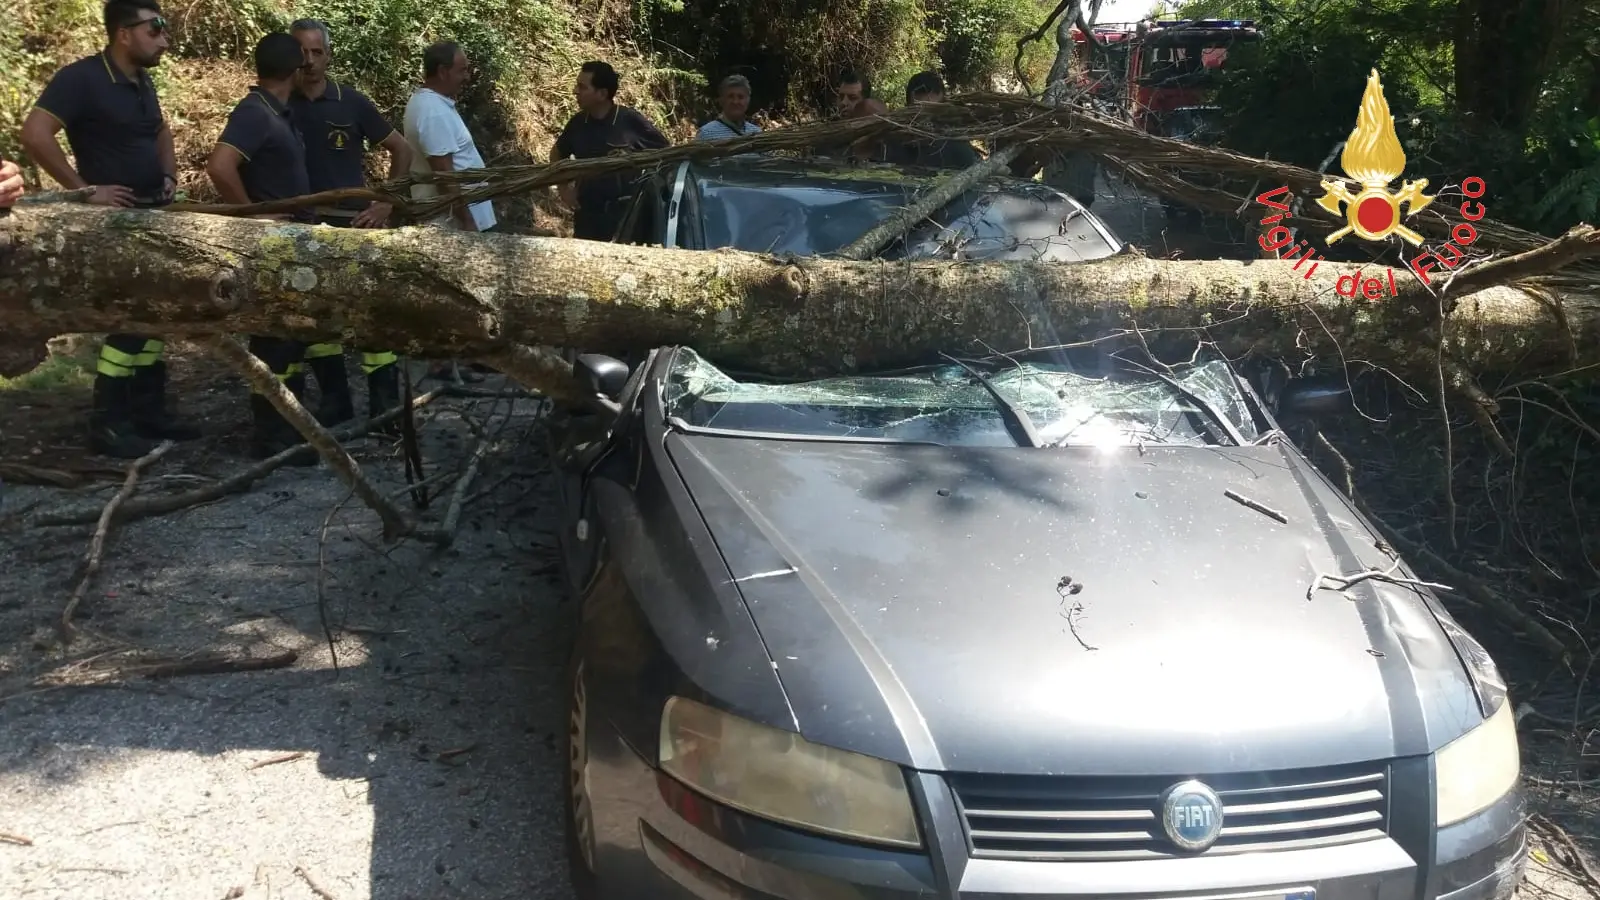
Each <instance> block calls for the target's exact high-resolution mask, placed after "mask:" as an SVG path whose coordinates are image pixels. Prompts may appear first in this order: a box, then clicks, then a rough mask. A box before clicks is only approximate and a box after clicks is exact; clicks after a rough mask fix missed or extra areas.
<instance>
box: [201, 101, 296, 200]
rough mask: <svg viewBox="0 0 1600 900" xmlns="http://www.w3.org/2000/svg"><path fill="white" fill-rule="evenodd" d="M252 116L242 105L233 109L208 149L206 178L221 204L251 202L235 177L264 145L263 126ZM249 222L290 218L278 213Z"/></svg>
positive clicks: (237, 176)
mask: <svg viewBox="0 0 1600 900" xmlns="http://www.w3.org/2000/svg"><path fill="white" fill-rule="evenodd" d="M255 112H256V110H255V107H253V106H251V105H249V104H246V103H241V104H240V105H238V106H236V107H234V110H233V112H232V113H231V114H230V115H229V116H228V123H227V124H226V125H224V126H222V134H220V135H218V136H217V143H216V145H215V146H213V147H212V148H211V156H210V157H208V158H207V159H206V175H207V176H209V177H210V178H211V183H212V184H213V185H215V186H216V188H217V194H218V195H220V196H221V197H222V202H223V203H231V204H234V205H244V204H246V203H250V202H251V200H250V192H249V191H246V190H245V187H244V179H243V178H241V177H240V176H239V167H240V166H242V165H244V164H245V163H246V162H249V161H250V157H251V155H252V154H254V153H256V152H257V151H259V150H260V149H261V145H262V144H263V143H265V141H266V136H267V125H266V122H265V121H263V120H262V119H261V117H260V116H258V115H256V114H255ZM253 218H258V219H278V220H287V219H288V218H290V217H289V215H288V214H287V213H279V214H264V215H260V216H254V217H253Z"/></svg>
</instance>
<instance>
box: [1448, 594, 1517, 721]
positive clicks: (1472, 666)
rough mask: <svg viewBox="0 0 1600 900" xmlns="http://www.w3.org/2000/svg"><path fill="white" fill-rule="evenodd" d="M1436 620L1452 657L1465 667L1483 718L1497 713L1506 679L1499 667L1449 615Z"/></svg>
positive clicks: (1504, 695) (1501, 704)
mask: <svg viewBox="0 0 1600 900" xmlns="http://www.w3.org/2000/svg"><path fill="white" fill-rule="evenodd" d="M1437 618H1438V620H1439V627H1441V628H1443V629H1444V633H1445V636H1446V637H1448V638H1449V639H1450V643H1451V644H1452V645H1454V646H1455V649H1456V654H1457V655H1458V656H1460V657H1461V662H1462V664H1463V665H1465V666H1466V667H1467V674H1468V675H1469V676H1470V677H1471V678H1472V689H1473V690H1474V691H1476V692H1477V694H1478V705H1479V706H1481V707H1483V715H1484V717H1485V718H1488V717H1489V716H1492V715H1494V714H1495V713H1497V712H1499V711H1500V707H1501V706H1503V705H1505V702H1506V680H1505V678H1504V677H1503V676H1502V675H1501V674H1500V667H1499V666H1497V665H1495V664H1494V658H1493V657H1491V656H1490V655H1489V651H1488V650H1485V649H1484V648H1483V645H1482V644H1480V643H1478V639H1477V638H1475V637H1473V636H1472V635H1470V634H1468V633H1467V631H1466V629H1464V628H1462V627H1461V626H1460V625H1458V624H1456V622H1455V620H1453V619H1451V618H1450V617H1449V616H1439V617H1437Z"/></svg>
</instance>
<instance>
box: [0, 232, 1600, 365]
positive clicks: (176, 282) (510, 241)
mask: <svg viewBox="0 0 1600 900" xmlns="http://www.w3.org/2000/svg"><path fill="white" fill-rule="evenodd" d="M1367 269H1368V270H1369V271H1367V272H1366V273H1365V274H1366V275H1369V276H1370V275H1382V272H1381V271H1380V270H1374V269H1373V267H1370V266H1369V267H1367ZM1303 271H1304V267H1302V269H1301V270H1300V271H1297V270H1296V269H1295V268H1294V265H1293V263H1291V262H1288V261H1282V260H1254V261H1249V262H1237V261H1229V260H1222V261H1204V262H1173V261H1164V260H1151V259H1146V258H1144V257H1142V256H1139V255H1137V254H1133V253H1127V254H1121V255H1119V256H1117V257H1114V258H1111V259H1107V260H1102V261H1098V262H1092V263H1080V264H1068V265H1064V264H1048V263H1012V262H1007V263H954V262H936V261H935V262H911V263H906V262H884V261H867V262H850V261H842V260H829V259H820V258H814V257H810V258H801V259H794V258H790V259H778V258H774V257H770V256H765V255H760V254H754V253H743V252H739V251H731V250H719V251H690V250H667V249H662V248H650V247H636V246H622V245H614V244H606V243H598V242H591V241H578V240H571V239H564V238H527V237H515V236H509V235H493V234H489V235H477V234H465V233H459V232H450V231H441V230H438V229H425V228H400V229H371V230H368V229H347V228H331V227H326V226H304V225H289V224H283V223H275V222H264V221H260V220H251V219H237V218H231V217H223V216H210V215H199V214H192V213H173V212H165V211H155V210H107V209H102V208H99V207H90V206H86V205H77V204H56V205H46V206H29V207H19V208H18V209H17V210H15V211H14V212H13V214H12V215H11V216H9V217H7V219H6V220H4V221H3V222H0V335H3V336H4V338H0V342H4V343H13V344H15V343H26V342H29V341H32V342H35V343H42V342H43V341H44V340H45V339H47V338H48V337H50V336H52V335H55V334H60V333H66V332H84V331H132V332H145V333H155V334H166V335H192V336H207V335H217V334H222V333H228V332H235V333H238V332H242V333H250V334H272V335H279V336H284V337H291V338H299V339H307V340H312V339H317V340H322V339H333V340H342V341H345V342H349V343H354V344H357V345H363V344H364V345H370V346H383V347H394V348H396V349H397V350H400V351H401V352H404V353H407V354H410V355H413V356H430V355H431V356H457V357H490V356H497V355H500V356H503V355H504V354H507V353H511V352H513V350H514V348H515V347H516V346H517V345H529V346H536V345H556V346H569V347H574V346H575V347H583V348H587V349H593V350H596V351H601V352H618V353H620V352H625V351H630V350H642V349H645V348H649V347H654V346H660V345H663V344H672V343H682V344H689V345H692V346H694V347H696V348H697V349H698V350H700V351H701V352H702V353H704V354H706V355H707V356H708V357H710V358H712V359H715V360H717V361H718V362H719V363H721V364H727V365H733V366H737V367H739V368H744V369H752V370H762V371H769V372H784V373H792V374H815V373H837V372H841V371H852V370H859V369H866V368H876V367H883V366H894V365H899V364H903V363H905V362H908V361H913V360H918V359H921V358H924V357H926V356H927V355H929V354H930V353H932V352H934V351H938V350H945V351H950V352H962V351H966V352H992V351H990V350H986V349H985V348H992V350H998V351H1008V350H1014V349H1020V348H1025V347H1028V346H1046V345H1051V344H1056V343H1063V342H1069V341H1074V340H1082V339H1092V338H1096V337H1100V336H1102V335H1103V334H1105V333H1106V332H1107V331H1115V330H1117V329H1123V328H1130V327H1135V326H1137V327H1140V328H1146V329H1152V328H1167V329H1185V330H1191V331H1192V330H1193V329H1197V328H1205V329H1206V330H1207V333H1208V334H1209V335H1210V336H1211V337H1212V338H1213V339H1214V340H1217V341H1218V342H1219V343H1221V344H1222V345H1223V346H1224V348H1225V349H1227V350H1229V351H1231V352H1242V351H1247V350H1258V351H1262V352H1267V353H1272V354H1290V355H1295V356H1304V355H1307V354H1326V358H1329V359H1337V358H1340V356H1341V355H1342V357H1343V358H1344V359H1367V360H1372V361H1374V362H1380V363H1382V364H1384V365H1389V366H1398V367H1402V368H1404V367H1407V366H1408V364H1421V365H1425V366H1434V365H1435V364H1436V361H1435V351H1434V349H1433V348H1434V347H1435V340H1436V339H1435V338H1434V337H1432V336H1430V332H1431V330H1432V328H1433V326H1434V322H1435V318H1436V315H1437V309H1438V303H1437V301H1436V300H1435V299H1434V298H1433V296H1432V295H1429V294H1426V293H1425V292H1420V286H1418V285H1416V282H1415V281H1414V280H1413V279H1412V278H1411V276H1410V274H1409V273H1408V272H1406V271H1404V270H1399V271H1396V272H1395V273H1394V278H1395V283H1396V285H1397V286H1399V287H1401V288H1402V290H1401V293H1402V296H1401V297H1400V298H1398V299H1387V298H1386V299H1384V300H1382V301H1368V300H1365V299H1360V300H1356V299H1351V298H1347V297H1343V296H1340V295H1338V294H1336V293H1335V292H1334V290H1333V287H1334V286H1335V283H1336V280H1337V278H1338V277H1339V276H1340V275H1344V274H1352V273H1353V272H1354V271H1355V268H1354V267H1353V266H1340V265H1337V264H1334V263H1330V262H1323V263H1320V264H1319V267H1318V268H1317V270H1316V272H1315V273H1314V275H1312V277H1311V278H1309V279H1307V278H1304V277H1302V274H1303ZM1383 283H1384V284H1387V279H1386V278H1385V279H1383ZM1407 285H1411V286H1412V287H1410V288H1408V287H1407ZM1456 303H1457V306H1456V308H1455V310H1454V312H1453V313H1452V314H1451V316H1450V318H1449V321H1450V326H1449V328H1448V339H1447V342H1446V343H1447V348H1448V350H1449V351H1450V352H1451V353H1452V354H1453V356H1454V357H1455V359H1456V361H1457V362H1459V363H1460V364H1461V365H1463V366H1465V367H1467V368H1468V369H1471V370H1486V369H1488V370H1507V369H1513V368H1514V369H1517V370H1519V371H1537V370H1541V369H1543V370H1551V369H1558V368H1564V367H1566V366H1569V365H1571V364H1572V363H1573V362H1574V361H1575V360H1576V359H1585V360H1586V361H1593V360H1592V359H1587V358H1589V357H1596V356H1600V302H1597V301H1596V300H1595V299H1594V298H1593V297H1592V296H1587V295H1575V294H1548V295H1546V294H1544V293H1539V294H1536V293H1532V292H1530V291H1527V290H1522V289H1518V288H1510V287H1489V288H1486V289H1483V290H1480V291H1478V292H1476V293H1472V294H1465V295H1463V296H1460V297H1457V298H1456ZM0 355H4V354H0ZM533 368H537V367H533ZM553 372H554V369H553V368H552V373H553ZM13 374H15V373H13ZM548 377H550V378H555V377H556V375H555V374H550V375H548Z"/></svg>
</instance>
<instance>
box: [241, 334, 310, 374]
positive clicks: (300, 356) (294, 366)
mask: <svg viewBox="0 0 1600 900" xmlns="http://www.w3.org/2000/svg"><path fill="white" fill-rule="evenodd" d="M249 350H250V355H252V356H254V357H255V358H256V359H259V360H261V361H262V362H264V363H266V364H267V368H269V369H271V370H272V374H274V375H276V376H278V380H279V381H288V380H289V379H291V378H293V377H294V376H296V375H302V374H304V373H305V364H304V362H303V360H304V359H305V355H306V342H305V341H296V340H290V339H289V338H280V337H267V336H265V335H260V334H253V335H251V336H250V346H249Z"/></svg>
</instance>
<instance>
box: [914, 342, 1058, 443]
mask: <svg viewBox="0 0 1600 900" xmlns="http://www.w3.org/2000/svg"><path fill="white" fill-rule="evenodd" d="M939 355H940V356H942V357H944V358H945V359H948V360H950V361H951V362H953V363H955V364H956V365H958V366H960V367H961V368H963V369H966V370H967V372H968V373H970V374H971V375H972V377H973V378H976V379H978V383H979V384H981V385H983V389H984V390H986V391H988V392H989V396H991V397H993V398H994V402H995V405H997V406H999V407H1000V419H1001V421H1003V422H1005V423H1006V431H1008V432H1010V434H1011V439H1012V440H1013V441H1016V442H1017V446H1018V447H1043V446H1044V441H1043V440H1041V439H1040V438H1039V429H1037V428H1035V427H1033V419H1031V418H1029V416H1028V412H1027V410H1025V409H1023V408H1022V407H1020V406H1018V405H1016V404H1015V403H1012V402H1011V401H1010V400H1008V399H1006V395H1005V394H1002V393H1000V389H999V388H997V387H995V386H994V382H993V381H990V380H989V376H987V375H985V374H983V373H982V372H980V371H978V369H977V368H976V367H975V366H971V365H968V364H967V363H964V362H962V361H961V360H959V359H956V358H955V357H954V356H951V355H950V354H948V353H941V354H939Z"/></svg>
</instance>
